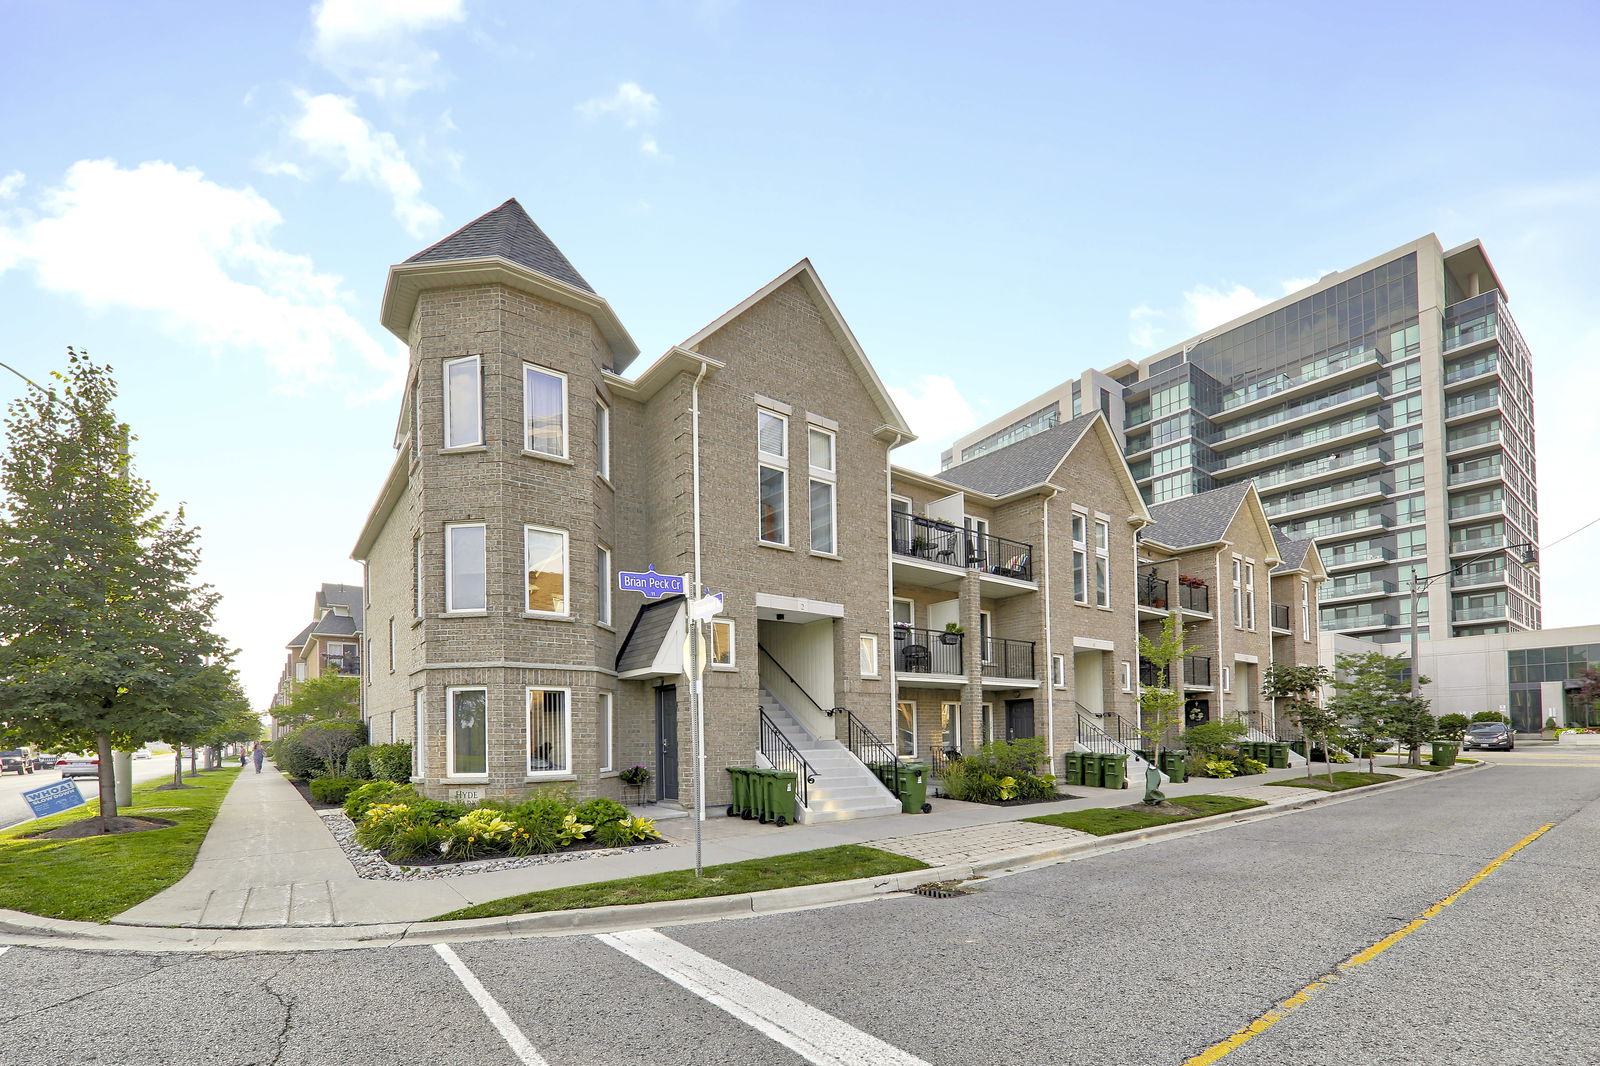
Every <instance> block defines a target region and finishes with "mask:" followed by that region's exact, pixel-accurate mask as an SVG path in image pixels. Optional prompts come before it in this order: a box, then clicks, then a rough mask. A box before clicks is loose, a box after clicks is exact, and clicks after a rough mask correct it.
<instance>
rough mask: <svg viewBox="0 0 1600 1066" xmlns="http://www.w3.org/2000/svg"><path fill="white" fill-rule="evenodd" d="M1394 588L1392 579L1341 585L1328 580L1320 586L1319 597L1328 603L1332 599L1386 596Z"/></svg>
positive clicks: (1369, 580) (1352, 582)
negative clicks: (1327, 582)
mask: <svg viewBox="0 0 1600 1066" xmlns="http://www.w3.org/2000/svg"><path fill="white" fill-rule="evenodd" d="M1394 590H1395V586H1394V582H1393V581H1382V580H1377V579H1368V580H1366V581H1351V582H1348V583H1346V584H1342V585H1341V584H1337V583H1333V582H1330V583H1329V584H1327V585H1324V586H1323V587H1322V592H1321V593H1320V595H1319V599H1320V601H1321V602H1323V603H1329V602H1331V601H1334V600H1359V599H1370V598H1372V597H1375V596H1388V595H1390V594H1392V593H1393V592H1394Z"/></svg>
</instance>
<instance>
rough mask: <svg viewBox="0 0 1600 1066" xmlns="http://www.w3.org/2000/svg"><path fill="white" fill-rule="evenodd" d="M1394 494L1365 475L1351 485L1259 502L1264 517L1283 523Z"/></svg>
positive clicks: (1258, 484) (1391, 488)
mask: <svg viewBox="0 0 1600 1066" xmlns="http://www.w3.org/2000/svg"><path fill="white" fill-rule="evenodd" d="M1260 484H1261V482H1260V480H1259V479H1258V480H1257V482H1256V485H1257V487H1258V488H1259V487H1260ZM1393 493H1394V486H1393V485H1390V484H1389V483H1387V482H1385V481H1382V480H1380V479H1378V478H1375V477H1374V478H1364V479H1363V480H1361V481H1358V482H1355V483H1353V484H1348V485H1341V486H1334V487H1331V488H1326V489H1320V490H1318V491H1316V492H1302V493H1298V494H1296V495H1293V496H1278V497H1275V498H1273V499H1270V500H1262V501H1261V502H1262V505H1263V506H1264V507H1265V508H1266V510H1267V517H1269V518H1271V519H1272V520H1273V521H1274V522H1282V521H1284V520H1285V519H1289V518H1294V517H1296V516H1297V515H1304V514H1310V513H1312V512H1313V511H1321V510H1325V509H1326V508H1328V507H1334V506H1338V505H1340V504H1349V503H1355V502H1357V501H1361V502H1365V501H1369V500H1370V501H1377V500H1382V499H1384V498H1386V497H1388V496H1390V495H1392V494H1393Z"/></svg>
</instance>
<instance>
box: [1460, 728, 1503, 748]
mask: <svg viewBox="0 0 1600 1066" xmlns="http://www.w3.org/2000/svg"><path fill="white" fill-rule="evenodd" d="M1461 747H1462V749H1463V750H1471V749H1472V748H1500V749H1501V750H1503V751H1515V750H1516V747H1517V737H1516V734H1514V733H1513V732H1511V727H1510V726H1508V725H1506V724H1505V723H1504V722H1473V723H1472V724H1471V725H1469V726H1467V735H1466V736H1464V737H1462V738H1461Z"/></svg>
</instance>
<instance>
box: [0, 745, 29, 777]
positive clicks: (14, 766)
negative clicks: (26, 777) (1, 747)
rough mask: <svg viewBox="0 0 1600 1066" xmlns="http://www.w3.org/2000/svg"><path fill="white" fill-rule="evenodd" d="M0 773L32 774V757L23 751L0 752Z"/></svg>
mask: <svg viewBox="0 0 1600 1066" xmlns="http://www.w3.org/2000/svg"><path fill="white" fill-rule="evenodd" d="M0 773H3V774H31V773H33V756H31V755H29V754H28V753H27V752H25V751H19V750H17V749H15V748H13V749H12V750H10V751H0Z"/></svg>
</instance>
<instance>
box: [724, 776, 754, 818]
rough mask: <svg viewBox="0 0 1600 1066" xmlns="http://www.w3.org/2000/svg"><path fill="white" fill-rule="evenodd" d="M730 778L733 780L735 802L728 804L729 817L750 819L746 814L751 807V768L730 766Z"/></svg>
mask: <svg viewBox="0 0 1600 1066" xmlns="http://www.w3.org/2000/svg"><path fill="white" fill-rule="evenodd" d="M728 776H729V777H730V778H732V779H733V800H732V801H731V802H730V803H729V804H728V817H729V818H737V817H739V816H740V815H744V817H746V818H748V817H750V816H749V815H747V814H745V813H744V812H745V810H746V809H747V808H748V807H749V806H750V767H748V766H730V767H728Z"/></svg>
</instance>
